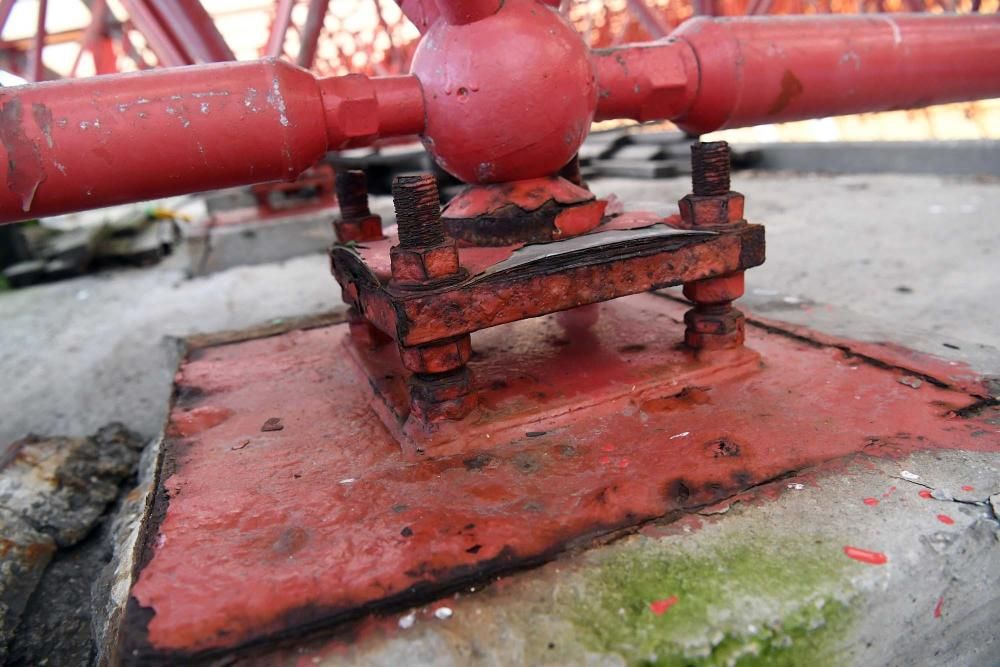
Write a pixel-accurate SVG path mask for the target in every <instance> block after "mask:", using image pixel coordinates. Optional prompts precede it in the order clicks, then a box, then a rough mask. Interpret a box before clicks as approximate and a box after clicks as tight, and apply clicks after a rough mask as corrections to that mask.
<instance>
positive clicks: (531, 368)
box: [344, 301, 761, 460]
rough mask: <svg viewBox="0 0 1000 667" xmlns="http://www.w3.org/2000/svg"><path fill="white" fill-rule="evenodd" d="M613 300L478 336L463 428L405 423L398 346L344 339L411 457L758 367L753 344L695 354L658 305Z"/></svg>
mask: <svg viewBox="0 0 1000 667" xmlns="http://www.w3.org/2000/svg"><path fill="white" fill-rule="evenodd" d="M607 304H608V305H605V306H603V307H602V306H601V305H599V304H594V305H590V306H584V307H581V308H576V309H574V310H569V311H564V312H562V313H557V314H556V315H554V316H551V317H545V318H539V319H531V320H521V321H520V322H515V323H512V324H508V325H505V326H501V327H494V328H492V329H487V330H485V331H482V332H480V333H478V334H476V336H475V337H474V339H473V340H474V345H473V357H472V360H471V361H470V362H469V368H470V370H471V371H472V375H473V378H474V387H475V394H476V398H477V400H478V407H477V408H476V409H475V410H474V411H473V412H472V413H471V414H470V415H468V416H467V417H466V418H465V419H463V420H461V421H457V422H455V421H440V422H433V423H430V424H425V423H424V422H422V421H420V420H413V419H408V416H409V410H410V402H409V394H408V392H407V388H406V377H407V373H406V371H405V370H404V369H403V367H402V364H401V363H400V360H399V352H398V350H397V347H396V345H395V344H394V343H392V342H389V343H387V344H383V345H380V346H379V347H377V348H374V349H372V348H371V347H369V346H367V345H364V344H363V343H357V342H355V341H354V339H352V338H351V337H350V336H346V337H344V347H345V349H346V352H347V353H348V355H349V356H350V358H351V359H352V360H354V361H355V362H356V364H357V371H358V378H359V382H360V384H361V385H362V386H364V385H369V386H371V388H372V390H373V396H372V398H373V400H372V402H371V406H372V409H373V410H375V412H377V413H378V414H379V416H380V417H381V418H382V422H383V423H384V424H385V426H386V428H387V429H388V430H389V432H390V433H391V434H392V436H393V438H395V439H396V440H397V441H398V442H399V445H400V448H401V449H402V450H403V454H404V456H406V457H407V458H410V459H414V460H417V459H420V458H423V457H429V456H445V455H453V454H464V455H473V454H477V453H479V452H489V451H491V450H493V449H496V448H497V447H500V446H501V445H503V444H504V443H510V442H516V441H519V440H522V439H523V438H524V437H525V433H532V434H538V433H545V434H548V433H557V432H559V431H560V430H562V429H564V428H566V427H567V426H568V425H569V424H571V423H573V422H575V421H577V420H578V419H580V416H581V414H584V413H586V412H588V411H590V410H594V409H597V410H601V411H603V412H616V411H624V412H627V411H629V410H631V409H632V408H631V407H630V406H634V405H641V404H646V403H648V402H649V401H651V400H654V399H666V398H669V397H671V396H675V395H677V394H680V393H683V392H691V391H694V390H692V389H690V388H692V387H709V386H712V385H715V384H718V383H720V382H725V381H730V380H734V379H736V378H739V377H745V376H748V375H751V374H753V373H754V372H756V371H758V370H759V368H760V361H761V360H760V355H759V354H757V352H755V351H754V350H752V349H750V348H747V347H744V348H740V349H738V350H731V351H726V352H716V353H710V354H706V355H702V357H701V358H697V357H696V355H694V354H693V353H692V352H691V350H689V349H687V348H686V347H684V346H683V345H680V344H679V343H680V342H681V340H682V339H683V332H681V333H680V334H679V335H680V338H675V337H672V336H673V334H671V333H668V332H670V331H672V330H673V321H672V319H671V317H670V316H669V315H668V314H667V313H665V312H663V310H662V308H659V306H660V304H659V303H657V302H654V304H653V305H655V306H657V308H648V307H646V308H644V307H642V306H638V305H635V304H629V305H628V306H621V304H620V302H614V301H612V302H607ZM619 306H620V307H619ZM533 437H541V436H533Z"/></svg>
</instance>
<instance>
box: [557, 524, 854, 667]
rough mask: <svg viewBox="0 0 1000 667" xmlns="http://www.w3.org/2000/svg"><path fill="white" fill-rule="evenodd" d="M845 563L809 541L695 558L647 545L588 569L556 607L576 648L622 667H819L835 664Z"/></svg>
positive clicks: (831, 549)
mask: <svg viewBox="0 0 1000 667" xmlns="http://www.w3.org/2000/svg"><path fill="white" fill-rule="evenodd" d="M846 561H847V559H844V558H843V557H842V556H841V555H840V553H839V549H838V548H837V547H836V546H835V545H833V544H830V543H824V542H820V543H817V542H816V541H814V540H812V539H807V538H803V539H801V540H798V541H795V542H789V541H788V540H785V539H783V540H781V541H780V542H779V541H766V540H753V541H752V542H749V543H745V544H729V543H726V544H722V545H719V546H716V547H714V548H706V547H705V546H704V545H702V546H701V547H699V548H698V549H697V551H696V552H695V551H693V550H692V551H687V550H684V549H681V548H677V545H676V543H672V544H668V543H662V542H660V543H657V542H653V541H649V542H644V543H639V544H635V543H634V544H633V545H631V546H630V547H629V548H627V549H622V550H620V551H618V552H617V553H616V554H614V555H612V556H611V557H610V558H608V559H606V560H602V561H601V562H599V563H595V564H591V565H589V566H588V567H587V569H586V574H585V575H584V579H585V584H584V585H583V586H582V587H580V588H576V589H575V590H572V591H564V592H561V593H560V594H559V596H558V597H559V602H560V604H561V605H567V606H568V608H569V609H570V611H569V612H568V613H569V616H570V618H571V619H572V622H573V623H574V625H575V626H576V627H577V630H578V639H579V641H581V642H582V643H583V644H584V645H585V646H587V648H588V649H590V650H592V651H597V652H601V653H612V654H618V655H621V656H623V657H624V658H625V659H626V660H627V661H628V663H629V664H634V665H658V666H664V667H673V666H675V665H676V666H688V665H740V666H744V665H758V664H766V665H810V666H811V667H817V666H821V665H826V664H836V662H837V660H835V655H834V653H835V651H836V649H837V647H838V646H839V645H840V639H841V638H843V637H844V635H845V634H846V632H847V631H848V629H849V627H850V623H851V617H850V613H849V607H848V602H849V598H850V595H849V592H850V586H849V584H848V583H847V578H846V576H845V570H846V568H847V567H849V566H850V565H849V563H848V562H846ZM673 596H676V602H675V603H673V604H672V605H670V604H669V603H666V604H665V603H662V602H661V603H660V604H659V605H655V604H654V605H653V606H654V607H655V608H656V610H658V611H660V612H661V613H659V614H658V613H656V611H654V609H651V607H650V605H651V604H652V603H655V602H656V601H663V600H671V598H672V597H673ZM665 606H669V608H668V609H666V611H663V608H664V607H665Z"/></svg>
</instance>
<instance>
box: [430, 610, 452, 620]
mask: <svg viewBox="0 0 1000 667" xmlns="http://www.w3.org/2000/svg"><path fill="white" fill-rule="evenodd" d="M454 613H455V612H453V611H452V610H451V607H438V608H437V609H435V610H434V617H435V618H439V619H441V620H442V621H446V620H448V619H449V618H451V617H452V615H453V614H454Z"/></svg>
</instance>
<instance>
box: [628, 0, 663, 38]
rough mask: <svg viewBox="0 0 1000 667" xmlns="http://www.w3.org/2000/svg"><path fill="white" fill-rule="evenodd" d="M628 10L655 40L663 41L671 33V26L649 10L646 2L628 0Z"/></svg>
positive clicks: (643, 0) (644, 0)
mask: <svg viewBox="0 0 1000 667" xmlns="http://www.w3.org/2000/svg"><path fill="white" fill-rule="evenodd" d="M628 8H629V11H631V12H632V15H633V16H635V18H636V19H638V21H639V23H640V24H642V27H643V28H645V30H646V32H648V33H649V36H650V37H652V38H653V39H662V38H663V37H666V36H667V35H668V34H669V33H670V28H669V26H667V25H666V24H665V23H663V21H661V20H660V17H659V16H658V15H657V14H655V13H654V12H653V11H652V10H651V9H650V8H649V5H647V4H646V0H628Z"/></svg>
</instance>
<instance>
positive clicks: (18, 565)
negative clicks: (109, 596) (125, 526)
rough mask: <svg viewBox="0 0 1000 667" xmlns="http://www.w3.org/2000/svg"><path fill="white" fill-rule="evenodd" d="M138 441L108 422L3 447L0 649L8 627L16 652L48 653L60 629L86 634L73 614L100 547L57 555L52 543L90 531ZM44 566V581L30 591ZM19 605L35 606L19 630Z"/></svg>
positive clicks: (83, 598)
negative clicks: (88, 433) (85, 432)
mask: <svg viewBox="0 0 1000 667" xmlns="http://www.w3.org/2000/svg"><path fill="white" fill-rule="evenodd" d="M142 444H143V442H142V440H141V439H140V438H138V437H137V436H136V435H135V434H133V433H130V432H129V431H128V430H127V429H125V428H124V427H123V426H121V425H120V424H112V425H109V426H107V427H105V428H103V429H101V430H100V431H99V432H98V433H97V434H96V435H94V436H93V437H90V438H78V439H73V438H51V439H41V438H28V439H25V440H23V441H20V442H18V443H16V444H15V445H14V446H13V447H12V448H11V449H10V450H9V451H8V453H7V458H6V460H5V461H4V465H3V467H2V468H0V535H2V536H3V538H2V542H0V545H2V548H0V656H2V655H3V654H4V652H5V651H6V649H7V645H8V643H9V642H10V640H11V638H12V637H13V636H14V634H15V633H16V634H17V635H18V638H19V642H20V643H21V647H20V649H19V651H18V655H21V656H22V657H23V656H26V655H27V656H32V655H34V656H37V655H39V653H38V652H39V651H41V654H42V655H51V653H49V652H50V651H54V650H55V648H54V647H56V646H59V645H60V641H59V640H60V639H62V638H63V637H67V638H68V637H70V636H75V637H77V638H79V637H81V636H83V637H86V634H87V633H88V632H89V614H87V613H85V612H82V613H83V615H84V616H86V619H85V621H80V619H78V618H75V617H76V616H79V615H80V614H78V613H77V612H79V611H80V610H81V609H82V608H84V607H89V605H88V604H87V603H88V602H89V600H88V598H89V588H90V583H91V582H92V572H93V570H94V569H95V568H96V567H97V563H98V562H100V554H99V553H98V552H94V551H87V550H82V552H81V551H80V550H76V551H70V552H66V554H67V555H66V559H65V561H63V562H60V560H61V556H62V553H59V554H57V550H59V549H67V548H70V547H73V545H76V544H77V543H79V542H80V541H81V540H83V539H84V538H85V537H86V536H87V535H88V533H90V532H91V530H92V529H93V528H94V525H95V524H96V523H97V521H98V519H99V518H100V517H101V515H102V514H103V513H104V512H105V509H106V507H107V505H108V504H109V503H110V502H112V501H113V500H114V499H115V498H116V497H117V496H118V493H119V488H120V486H121V485H122V483H123V482H125V480H127V479H128V478H129V477H130V476H131V475H132V472H133V469H134V466H135V463H136V461H137V459H138V457H139V450H140V449H141V447H142ZM88 556H89V558H88ZM53 557H54V558H55V560H53ZM50 561H51V563H52V564H51V565H50ZM74 561H76V562H77V565H76V566H74ZM46 568H48V570H47V569H46ZM50 573H51V574H52V575H53V578H52V580H51V582H49V583H48V584H43V585H42V586H41V587H39V588H38V590H37V591H36V587H38V586H39V582H40V581H42V578H43V575H44V576H45V577H46V579H47V578H48V575H49V574H50ZM33 593H37V594H39V595H40V596H41V597H40V598H38V599H35V598H33V597H32V595H33ZM29 600H30V602H29ZM26 608H27V609H29V610H31V609H34V612H35V613H32V614H29V615H30V616H31V623H30V624H31V630H29V631H27V632H26V633H22V632H21V631H20V630H19V629H18V624H19V622H20V620H21V615H22V613H23V612H25V610H26ZM26 619H27V617H26ZM74 622H76V626H75V627H74V626H73V623H74ZM81 633H83V634H82V635H81ZM22 640H23V641H22ZM67 641H68V642H69V643H74V640H73V639H67ZM75 643H76V644H77V645H82V643H85V640H83V642H81V641H76V642H75ZM88 649H89V647H88ZM34 662H35V661H34V660H30V659H28V660H25V663H26V664H32V663H34Z"/></svg>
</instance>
